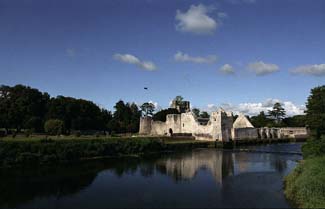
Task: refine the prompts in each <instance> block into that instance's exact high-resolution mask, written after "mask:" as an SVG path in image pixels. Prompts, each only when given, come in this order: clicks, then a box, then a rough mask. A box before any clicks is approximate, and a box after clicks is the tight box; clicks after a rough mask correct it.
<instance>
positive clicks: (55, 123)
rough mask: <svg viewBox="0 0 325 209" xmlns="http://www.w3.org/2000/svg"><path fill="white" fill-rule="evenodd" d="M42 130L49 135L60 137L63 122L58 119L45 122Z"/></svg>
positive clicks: (62, 130)
mask: <svg viewBox="0 0 325 209" xmlns="http://www.w3.org/2000/svg"><path fill="white" fill-rule="evenodd" d="M44 130H45V132H46V133H48V134H50V135H60V134H62V133H63V132H64V122H63V121H62V120H58V119H50V120H47V121H46V122H45V124H44Z"/></svg>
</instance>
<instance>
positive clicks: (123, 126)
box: [109, 100, 141, 133]
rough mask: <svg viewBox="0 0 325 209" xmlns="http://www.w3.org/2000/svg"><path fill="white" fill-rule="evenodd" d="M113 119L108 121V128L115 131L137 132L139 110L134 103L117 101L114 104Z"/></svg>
mask: <svg viewBox="0 0 325 209" xmlns="http://www.w3.org/2000/svg"><path fill="white" fill-rule="evenodd" d="M114 108H115V112H114V114H113V119H112V121H111V122H110V125H109V127H110V130H111V131H114V132H116V133H125V132H133V133H134V132H138V130H139V122H140V117H141V111H140V110H139V108H138V106H137V105H136V104H134V103H131V104H130V103H126V104H125V103H124V101H122V100H120V101H118V102H117V103H116V104H115V106H114Z"/></svg>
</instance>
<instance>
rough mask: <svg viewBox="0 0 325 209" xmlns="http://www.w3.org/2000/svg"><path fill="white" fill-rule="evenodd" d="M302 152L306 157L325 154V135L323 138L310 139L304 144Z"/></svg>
mask: <svg viewBox="0 0 325 209" xmlns="http://www.w3.org/2000/svg"><path fill="white" fill-rule="evenodd" d="M302 153H303V157H304V158H310V157H317V156H322V155H325V136H324V135H323V136H322V137H321V139H313V138H311V139H308V141H307V143H305V144H304V145H303V146H302Z"/></svg>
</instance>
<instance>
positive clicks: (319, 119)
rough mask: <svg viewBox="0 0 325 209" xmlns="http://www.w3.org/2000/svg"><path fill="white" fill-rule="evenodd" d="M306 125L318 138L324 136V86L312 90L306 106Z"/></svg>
mask: <svg viewBox="0 0 325 209" xmlns="http://www.w3.org/2000/svg"><path fill="white" fill-rule="evenodd" d="M306 108H307V110H306V123H307V125H308V126H309V127H310V129H311V130H313V132H314V134H315V136H316V137H317V138H320V136H321V135H323V134H325V85H324V86H319V87H316V88H313V89H312V90H311V94H310V96H309V97H308V100H307V104H306Z"/></svg>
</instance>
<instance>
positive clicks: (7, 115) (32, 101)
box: [0, 85, 50, 131]
mask: <svg viewBox="0 0 325 209" xmlns="http://www.w3.org/2000/svg"><path fill="white" fill-rule="evenodd" d="M49 98H50V96H49V95H48V94H47V93H42V92H40V91H39V90H37V89H33V88H31V87H29V86H23V85H16V86H14V87H9V86H1V87H0V121H2V122H0V123H2V124H1V125H2V126H4V127H5V128H6V129H8V128H16V129H17V131H20V130H21V129H22V128H25V127H24V126H25V124H26V123H27V122H28V121H29V120H30V119H31V118H32V117H39V118H41V119H44V117H45V114H46V112H47V105H48V101H49Z"/></svg>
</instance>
